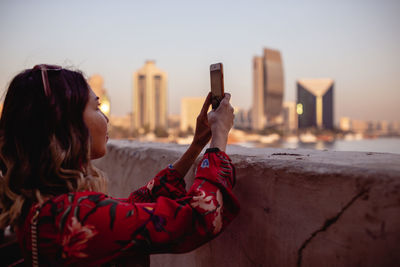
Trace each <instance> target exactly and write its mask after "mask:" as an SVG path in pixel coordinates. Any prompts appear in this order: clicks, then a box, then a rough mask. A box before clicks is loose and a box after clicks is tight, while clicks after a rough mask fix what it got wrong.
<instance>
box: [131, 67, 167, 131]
mask: <svg viewBox="0 0 400 267" xmlns="http://www.w3.org/2000/svg"><path fill="white" fill-rule="evenodd" d="M132 113H133V123H132V124H133V127H134V130H139V131H142V130H150V131H154V130H155V129H156V128H163V129H166V128H167V74H166V73H165V72H164V71H161V70H160V69H158V68H157V67H156V65H155V62H154V61H146V63H145V65H144V66H143V67H142V68H141V69H139V70H138V71H136V72H135V73H134V74H133V112H132Z"/></svg>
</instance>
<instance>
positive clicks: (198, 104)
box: [180, 97, 204, 133]
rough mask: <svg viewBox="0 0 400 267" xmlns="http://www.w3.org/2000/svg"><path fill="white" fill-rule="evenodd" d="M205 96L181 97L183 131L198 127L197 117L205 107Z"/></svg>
mask: <svg viewBox="0 0 400 267" xmlns="http://www.w3.org/2000/svg"><path fill="white" fill-rule="evenodd" d="M203 103H204V98H203V97H184V98H182V99H181V127H180V129H181V131H183V132H186V131H188V130H189V129H191V130H192V131H193V133H194V130H195V129H196V119H197V116H198V115H199V114H200V111H201V108H202V107H203Z"/></svg>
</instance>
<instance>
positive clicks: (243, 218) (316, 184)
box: [95, 140, 400, 267]
mask: <svg viewBox="0 0 400 267" xmlns="http://www.w3.org/2000/svg"><path fill="white" fill-rule="evenodd" d="M185 149H186V146H179V145H174V144H158V143H139V142H129V141H115V140H112V141H111V142H110V143H109V144H108V153H107V155H106V156H105V157H104V158H102V159H99V160H96V161H95V165H96V166H97V167H99V168H100V169H102V170H103V171H105V172H106V173H107V175H108V177H109V180H110V182H109V190H110V194H111V195H113V196H116V197H127V196H128V195H129V193H130V192H131V191H133V190H135V189H136V188H138V187H140V186H143V185H144V184H146V182H147V181H149V180H150V179H151V178H152V177H154V175H155V174H156V173H157V172H158V171H159V170H161V169H162V168H164V167H166V166H167V165H168V164H169V163H173V162H174V161H175V160H176V159H178V157H179V156H180V155H182V153H183V152H184V151H185ZM227 154H228V155H229V156H230V157H231V159H232V161H233V163H234V165H235V166H236V173H237V183H236V186H235V188H234V193H235V195H236V196H237V197H238V199H239V201H240V203H241V208H242V209H241V213H240V215H239V216H238V218H236V219H235V220H234V221H233V222H232V224H231V225H230V226H229V227H228V228H227V230H226V231H225V232H223V233H222V234H221V235H219V236H218V237H217V238H216V239H214V240H213V241H211V242H209V243H207V244H205V245H203V246H202V247H200V248H198V249H196V250H195V251H193V252H190V253H187V254H179V255H176V254H174V255H172V254H163V255H153V256H151V266H224V265H226V266H318V267H320V266H371V267H372V266H374V267H375V266H398V265H399V263H400V155H397V154H384V153H370V152H368V153H367V152H335V151H317V150H304V149H295V150H292V149H273V148H263V149H256V148H253V149H249V148H243V147H237V146H229V147H228V149H227ZM193 177H194V167H192V168H191V170H190V171H189V172H188V174H187V175H186V177H185V180H186V182H187V184H188V187H189V186H190V185H191V182H192V181H193Z"/></svg>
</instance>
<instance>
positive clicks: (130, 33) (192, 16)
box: [0, 0, 400, 121]
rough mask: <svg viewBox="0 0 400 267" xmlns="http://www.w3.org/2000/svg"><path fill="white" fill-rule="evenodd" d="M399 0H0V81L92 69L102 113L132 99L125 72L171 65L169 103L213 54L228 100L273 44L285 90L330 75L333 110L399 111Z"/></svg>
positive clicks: (118, 111)
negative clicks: (47, 69) (51, 67)
mask: <svg viewBox="0 0 400 267" xmlns="http://www.w3.org/2000/svg"><path fill="white" fill-rule="evenodd" d="M399 14H400V1H398V0H380V1H379V0H375V1H372V0H371V1H368V0H359V1H358V0H355V1H353V0H347V1H344V0H334V1H324V0H315V1H300V0H298V1H249V0H248V1H233V0H230V1H216V0H215V1H204V0H203V1H187V0H186V1H171V0H170V1H154V0H153V1H133V0H132V1H55V0H51V1H33V0H30V1H18V0H12V1H11V0H10V1H7V0H2V1H1V2H0V36H1V42H0V62H1V64H0V88H1V91H2V92H3V91H4V90H5V88H6V87H7V86H8V83H9V81H10V80H11V78H12V77H14V76H15V74H17V73H18V72H19V71H20V70H22V69H25V68H30V67H32V66H33V65H35V64H37V63H51V64H60V65H63V66H73V67H74V68H78V69H81V70H83V71H84V72H85V74H86V75H87V76H90V75H92V74H95V73H98V74H100V75H102V76H103V78H104V80H105V88H106V89H107V90H108V94H109V96H110V98H111V101H112V113H113V114H115V115H124V114H126V113H128V112H129V111H130V110H131V95H132V73H133V72H134V71H135V70H137V69H139V68H140V67H142V65H143V64H144V62H145V61H146V60H147V59H153V60H155V61H156V64H157V66H158V67H159V68H161V69H163V70H164V71H166V72H167V73H168V75H169V81H168V95H169V100H168V105H169V113H174V114H176V113H179V112H180V98H181V97H182V96H205V95H206V94H207V92H208V90H209V72H208V71H209V65H210V64H212V63H215V62H223V63H224V68H225V86H226V91H229V92H231V93H232V102H233V104H234V106H237V107H242V108H250V107H251V105H252V58H253V56H255V55H262V49H263V48H264V47H269V48H274V49H278V50H280V51H281V53H282V58H283V65H284V76H285V92H284V99H285V100H289V101H294V100H295V98H296V86H295V84H296V80H297V79H299V78H333V79H334V80H335V115H336V121H338V119H339V117H341V116H350V117H352V118H356V119H366V120H367V119H368V120H389V121H391V120H400V15H399Z"/></svg>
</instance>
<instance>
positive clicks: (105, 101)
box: [88, 74, 111, 116]
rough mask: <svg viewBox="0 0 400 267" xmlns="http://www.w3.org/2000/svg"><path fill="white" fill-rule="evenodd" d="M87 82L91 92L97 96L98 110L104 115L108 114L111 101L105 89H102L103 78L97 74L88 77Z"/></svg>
mask: <svg viewBox="0 0 400 267" xmlns="http://www.w3.org/2000/svg"><path fill="white" fill-rule="evenodd" d="M88 84H89V86H90V88H92V90H93V92H94V93H95V94H96V95H97V96H98V97H99V102H100V110H101V111H102V112H103V113H104V114H105V115H106V116H110V112H111V103H110V99H109V98H108V95H107V92H106V89H104V79H103V77H101V76H100V75H99V74H95V75H93V76H91V77H89V80H88Z"/></svg>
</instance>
